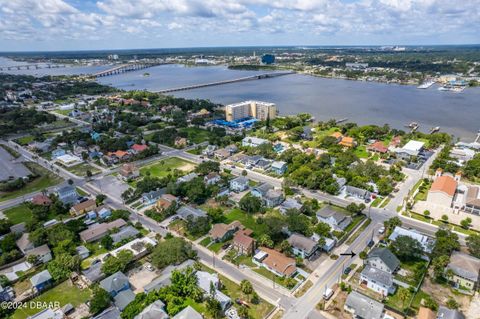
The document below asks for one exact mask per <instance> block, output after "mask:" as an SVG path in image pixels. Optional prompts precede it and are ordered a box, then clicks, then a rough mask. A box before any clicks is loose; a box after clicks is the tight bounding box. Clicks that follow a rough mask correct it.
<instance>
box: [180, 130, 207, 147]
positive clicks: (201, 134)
mask: <svg viewBox="0 0 480 319" xmlns="http://www.w3.org/2000/svg"><path fill="white" fill-rule="evenodd" d="M179 131H180V132H182V133H187V138H188V140H189V141H190V142H191V143H194V144H198V143H202V142H205V141H208V140H209V139H210V137H211V136H212V133H211V132H210V131H207V130H204V129H201V128H197V127H184V128H181V129H179Z"/></svg>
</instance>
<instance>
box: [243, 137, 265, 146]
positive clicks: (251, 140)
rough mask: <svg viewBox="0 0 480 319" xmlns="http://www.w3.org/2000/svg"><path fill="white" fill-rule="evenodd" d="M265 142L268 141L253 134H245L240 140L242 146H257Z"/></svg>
mask: <svg viewBox="0 0 480 319" xmlns="http://www.w3.org/2000/svg"><path fill="white" fill-rule="evenodd" d="M266 143H268V141H267V140H265V139H263V138H258V137H254V136H247V137H245V138H244V139H243V140H242V146H248V147H258V146H260V145H262V144H266Z"/></svg>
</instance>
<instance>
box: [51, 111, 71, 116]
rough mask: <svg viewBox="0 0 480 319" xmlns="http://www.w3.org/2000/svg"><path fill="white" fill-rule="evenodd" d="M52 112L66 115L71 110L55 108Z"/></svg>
mask: <svg viewBox="0 0 480 319" xmlns="http://www.w3.org/2000/svg"><path fill="white" fill-rule="evenodd" d="M53 112H55V113H57V114H60V115H65V116H68V114H70V113H71V112H72V110H55V111H53Z"/></svg>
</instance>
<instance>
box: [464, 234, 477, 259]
mask: <svg viewBox="0 0 480 319" xmlns="http://www.w3.org/2000/svg"><path fill="white" fill-rule="evenodd" d="M466 241H467V247H468V250H469V251H470V253H471V254H472V255H473V256H475V257H477V258H480V234H472V235H470V236H468V237H467V240H466Z"/></svg>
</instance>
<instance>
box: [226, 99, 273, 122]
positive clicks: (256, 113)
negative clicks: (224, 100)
mask: <svg viewBox="0 0 480 319" xmlns="http://www.w3.org/2000/svg"><path fill="white" fill-rule="evenodd" d="M276 116H277V107H276V106H275V103H270V102H261V101H245V102H240V103H235V104H229V105H227V106H226V107H225V119H226V120H227V121H229V122H232V121H237V120H241V119H245V118H249V117H254V118H256V119H258V120H260V121H265V120H267V118H270V119H271V120H272V119H274V118H275V117H276Z"/></svg>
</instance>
